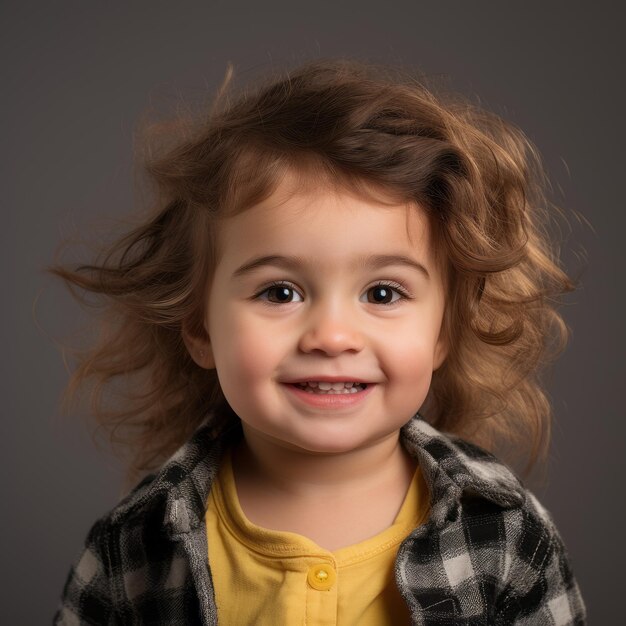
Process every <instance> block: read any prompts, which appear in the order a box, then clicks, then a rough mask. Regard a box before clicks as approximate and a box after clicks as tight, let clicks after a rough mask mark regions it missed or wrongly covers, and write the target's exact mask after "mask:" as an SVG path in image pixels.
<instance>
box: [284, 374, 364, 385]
mask: <svg viewBox="0 0 626 626" xmlns="http://www.w3.org/2000/svg"><path fill="white" fill-rule="evenodd" d="M283 382H284V383H286V384H294V383H307V382H325V383H371V380H368V379H367V378H361V377H360V376H339V375H337V376H322V375H317V374H312V375H311V376H301V377H298V378H290V379H289V380H284V381H283Z"/></svg>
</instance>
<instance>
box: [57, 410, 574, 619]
mask: <svg viewBox="0 0 626 626" xmlns="http://www.w3.org/2000/svg"><path fill="white" fill-rule="evenodd" d="M402 439H403V443H404V445H405V447H406V448H407V450H408V451H409V452H410V453H411V454H412V455H413V456H415V457H416V458H417V459H418V461H419V463H420V465H421V468H422V472H423V475H424V478H425V480H426V483H427V484H428V486H429V488H430V495H431V512H430V517H429V520H428V522H427V523H425V524H423V525H422V526H420V527H418V528H417V529H415V531H414V532H413V533H411V535H409V536H408V537H407V538H406V539H405V540H404V542H403V543H402V545H401V546H400V549H399V550H398V554H397V557H396V567H395V574H396V581H397V584H398V588H399V590H400V592H401V594H402V597H403V598H404V599H405V601H406V602H407V604H408V606H409V609H410V612H411V616H412V624H415V625H420V626H470V625H471V626H479V625H481V626H482V625H485V626H487V625H489V626H493V625H501V626H505V625H506V626H509V625H511V624H519V625H528V626H530V625H533V626H538V625H546V626H548V625H550V626H570V625H581V624H585V623H586V618H585V607H584V604H583V600H582V597H581V595H580V590H579V587H578V585H577V583H576V580H575V578H574V574H573V572H572V568H571V565H570V561H569V557H568V554H567V551H566V549H565V547H564V545H563V542H562V540H561V538H560V536H559V534H558V532H557V530H556V528H555V525H554V523H553V521H552V519H551V517H550V515H549V514H548V512H547V511H546V510H545V509H544V508H543V507H542V506H541V504H540V503H539V502H538V501H537V499H536V498H535V497H534V496H533V495H532V494H531V493H530V492H529V491H527V490H526V489H524V487H523V486H522V484H521V483H520V482H519V480H518V479H517V478H516V477H515V476H514V475H513V473H512V472H511V471H510V470H509V469H508V468H507V467H506V466H505V465H503V464H501V463H500V462H499V461H497V460H496V459H495V457H493V456H492V455H490V454H488V453H486V452H484V451H483V450H480V449H479V448H477V447H476V446H474V445H472V444H469V443H467V442H464V441H462V440H460V439H458V438H455V437H451V436H447V435H444V434H442V433H440V432H438V431H437V430H435V429H434V428H433V427H432V426H430V425H428V424H427V423H426V422H425V421H424V420H423V419H421V418H420V417H419V416H416V417H415V418H414V419H412V420H411V421H410V422H409V423H408V424H407V425H406V426H405V427H404V428H403V430H402ZM225 445H226V444H225V442H224V441H222V440H214V439H212V438H211V435H210V429H209V428H208V426H203V427H201V428H200V429H198V431H196V433H195V435H194V436H193V437H192V438H191V439H190V440H189V441H188V442H187V443H186V444H185V445H184V446H183V447H182V448H181V449H180V450H179V451H178V452H177V453H176V454H175V455H174V456H172V457H171V458H170V459H169V460H168V462H167V463H166V464H165V465H164V466H163V467H162V468H161V470H160V471H159V472H158V473H157V474H155V475H152V476H149V477H147V478H146V479H144V480H143V481H142V482H141V483H140V484H139V485H138V486H137V487H136V488H135V489H134V491H133V492H132V493H131V494H130V495H129V496H128V497H127V498H125V499H124V500H123V501H122V502H120V503H119V504H118V505H117V506H116V507H115V508H114V509H113V511H111V512H110V513H109V514H107V515H106V516H104V517H103V518H101V519H99V520H98V521H97V522H96V523H95V524H94V525H93V527H92V528H91V530H90V531H89V534H88V536H87V540H86V544H85V547H84V549H83V551H82V553H81V554H80V556H79V557H78V559H77V560H76V562H75V564H74V566H73V567H72V569H71V571H70V573H69V576H68V578H67V581H66V583H65V588H64V591H63V598H62V600H61V604H60V606H59V609H58V611H57V613H56V615H55V617H54V623H55V624H63V625H65V626H72V625H75V624H76V625H78V624H80V625H84V624H94V625H103V624H163V625H165V624H167V625H169V626H176V625H180V626H183V625H185V626H191V625H193V624H217V609H216V606H215V601H214V595H213V584H212V579H211V572H210V570H209V567H208V558H207V538H206V526H205V523H204V516H205V510H206V504H207V498H208V493H209V490H210V488H211V483H212V481H213V479H214V477H215V475H216V472H217V469H218V466H219V459H220V457H221V454H222V452H223V449H224V447H225ZM242 601H245V599H243V598H242Z"/></svg>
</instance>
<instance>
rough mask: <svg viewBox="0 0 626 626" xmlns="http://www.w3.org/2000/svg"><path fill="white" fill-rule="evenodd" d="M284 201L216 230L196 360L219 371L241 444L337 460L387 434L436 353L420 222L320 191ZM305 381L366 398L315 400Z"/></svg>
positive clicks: (413, 404) (436, 281)
mask: <svg viewBox="0 0 626 626" xmlns="http://www.w3.org/2000/svg"><path fill="white" fill-rule="evenodd" d="M282 192H283V188H282V187H279V189H278V190H277V191H276V193H274V194H273V195H272V196H271V197H270V198H268V199H267V200H266V201H264V202H263V203H261V204H259V205H257V206H255V207H253V208H251V209H249V210H246V211H244V212H243V213H241V214H239V215H237V216H235V217H231V218H228V219H226V220H225V221H224V222H223V224H222V226H221V228H220V231H219V234H218V237H219V242H220V245H221V249H222V250H223V253H222V256H221V258H220V260H219V262H218V265H217V267H216V270H215V275H214V278H213V282H212V286H211V288H210V290H209V296H208V307H207V315H206V319H205V328H206V330H207V332H208V336H209V339H210V343H206V342H205V343H202V344H198V343H196V344H195V345H194V346H190V350H191V352H192V355H193V356H194V358H195V359H196V361H197V362H198V363H199V364H201V365H202V366H204V367H207V368H210V367H216V368H217V372H218V376H219V380H220V384H221V387H222V390H223V392H224V394H225V396H226V399H227V400H228V402H229V404H230V405H231V406H232V408H233V409H234V411H235V412H236V413H237V414H238V415H239V417H240V418H241V420H242V423H243V427H244V432H245V434H246V437H247V438H249V437H260V438H263V439H264V440H265V441H266V442H271V443H273V444H276V445H280V446H286V447H289V448H292V449H294V448H295V449H298V450H301V451H306V452H307V453H310V452H313V453H342V452H349V451H352V450H356V449H359V448H364V447H368V446H372V445H376V444H377V443H381V442H383V441H384V440H386V439H388V438H389V437H397V434H398V430H399V428H400V427H401V426H402V425H403V424H405V423H406V422H407V421H408V420H409V419H410V418H411V417H412V416H413V415H414V414H415V412H416V411H417V410H418V409H419V408H420V406H421V405H422V403H423V402H424V399H425V398H426V394H427V392H428V388H429V385H430V382H431V375H432V372H433V370H434V369H436V368H437V367H439V365H440V364H441V362H442V361H443V359H444V356H445V348H444V345H443V342H442V340H441V339H440V329H441V323H442V316H443V310H444V288H443V284H442V278H441V275H440V273H439V270H438V267H437V266H436V264H435V263H434V261H433V256H432V254H431V250H430V249H429V232H428V222H427V219H426V217H425V215H424V214H423V212H422V211H421V210H419V209H417V208H416V207H412V208H411V209H410V210H408V211H407V210H406V208H405V207H404V206H403V205H398V206H393V207H385V206H382V205H378V204H376V203H375V202H374V201H371V200H366V199H361V198H357V197H354V196H352V195H348V194H347V193H345V192H333V191H331V190H330V189H325V188H321V189H319V190H316V191H315V192H314V193H311V194H309V195H295V196H292V197H288V198H287V199H286V200H285V201H283V202H282V203H281V204H279V203H278V201H279V200H284V198H285V197H286V196H284V195H283V196H281V195H280V194H281V193H282ZM394 257H395V258H394ZM399 257H402V259H403V260H398V258H399ZM277 283H278V285H277ZM403 292H405V293H407V294H409V295H410V299H406V298H404V297H403V295H402V294H403ZM386 302H390V304H385V303H386ZM196 341H198V340H196ZM188 345H190V344H189V341H188ZM200 349H202V350H203V352H204V354H205V356H204V358H201V357H199V356H198V354H199V350H200ZM305 381H326V382H333V381H348V382H355V381H360V382H365V383H367V387H366V389H365V390H363V391H362V390H359V391H357V392H356V393H352V392H347V393H346V392H343V389H342V390H341V391H342V393H328V394H320V393H319V391H320V390H319V388H318V389H313V390H310V391H306V390H304V389H300V388H299V385H298V384H296V383H304V382H305ZM353 389H354V387H353Z"/></svg>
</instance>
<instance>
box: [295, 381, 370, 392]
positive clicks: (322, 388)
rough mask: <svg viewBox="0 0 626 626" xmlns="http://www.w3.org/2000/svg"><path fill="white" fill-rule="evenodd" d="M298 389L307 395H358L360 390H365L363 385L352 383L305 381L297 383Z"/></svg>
mask: <svg viewBox="0 0 626 626" xmlns="http://www.w3.org/2000/svg"><path fill="white" fill-rule="evenodd" d="M297 385H298V387H300V389H305V390H306V391H307V392H308V393H319V394H327V393H343V394H345V393H358V392H359V391H361V390H362V389H365V384H363V383H354V382H336V383H330V382H326V381H319V382H318V381H314V380H311V381H307V382H302V383H297Z"/></svg>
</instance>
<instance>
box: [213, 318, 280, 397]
mask: <svg viewBox="0 0 626 626" xmlns="http://www.w3.org/2000/svg"><path fill="white" fill-rule="evenodd" d="M222 320H223V323H221V324H219V325H216V328H215V329H214V337H215V339H212V342H213V350H214V354H215V363H216V368H217V372H218V375H219V376H220V380H222V379H226V378H230V379H231V384H233V383H234V384H235V385H237V384H238V383H246V384H250V383H253V382H255V381H258V380H260V379H267V378H268V377H269V376H270V375H271V372H272V371H273V369H274V366H275V364H276V362H277V360H278V358H279V357H278V353H279V345H278V341H277V340H276V339H275V338H273V339H269V337H268V333H267V331H266V329H263V328H260V327H259V324H258V322H257V323H255V320H254V319H252V318H251V319H246V318H240V317H238V316H236V315H228V314H227V315H225V316H223V318H222ZM224 382H225V383H226V384H228V383H227V381H226V380H224Z"/></svg>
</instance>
